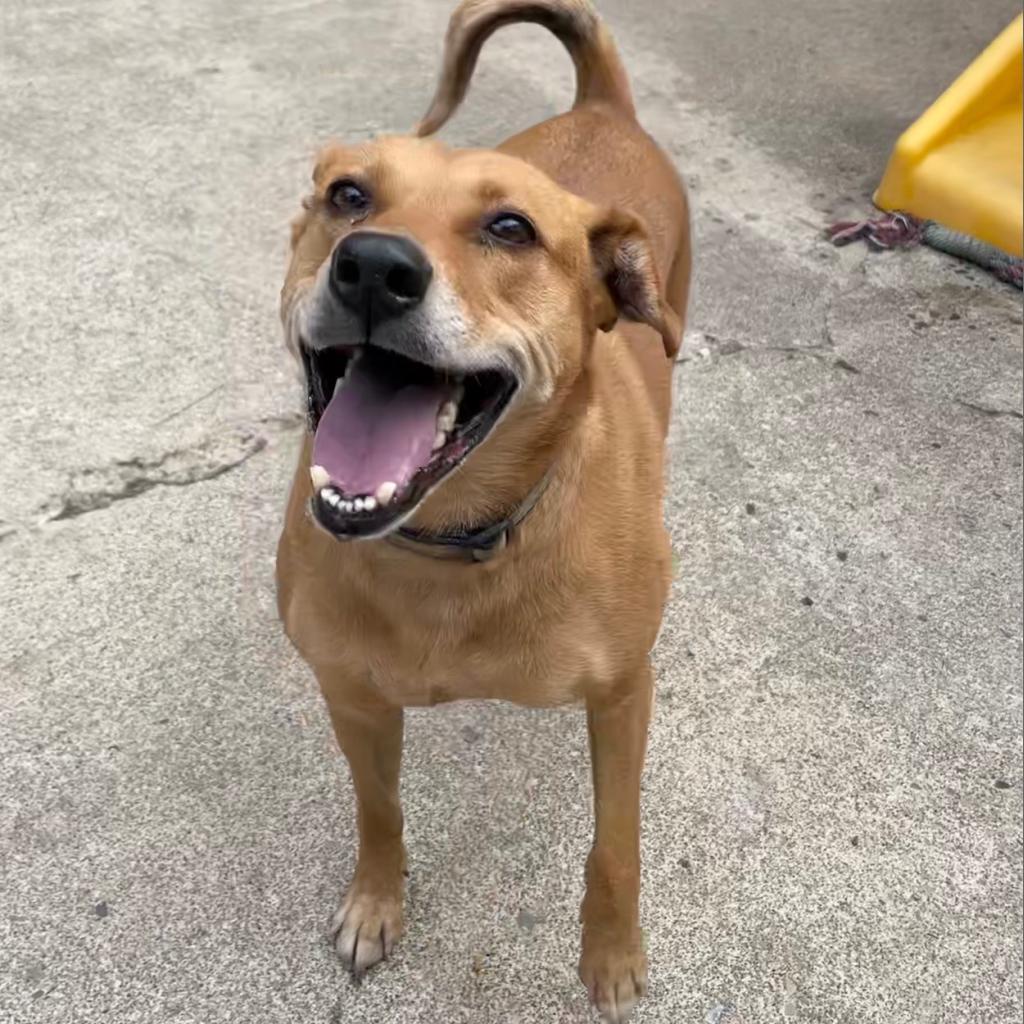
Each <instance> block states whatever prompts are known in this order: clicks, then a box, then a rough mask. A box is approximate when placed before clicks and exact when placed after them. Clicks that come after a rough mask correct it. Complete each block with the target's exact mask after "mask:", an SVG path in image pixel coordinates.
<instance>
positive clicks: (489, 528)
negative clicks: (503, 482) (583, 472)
mask: <svg viewBox="0 0 1024 1024" xmlns="http://www.w3.org/2000/svg"><path fill="white" fill-rule="evenodd" d="M552 469H553V467H552V468H549V469H548V471H547V472H546V473H545V474H544V475H543V476H542V477H541V478H540V481H539V483H537V484H536V486H535V487H534V488H533V490H531V491H530V493H529V494H527V496H526V497H525V498H524V499H523V500H522V501H521V502H520V503H519V505H518V506H516V508H515V509H514V510H513V511H512V512H511V513H510V514H509V515H507V516H506V517H505V518H504V519H500V520H499V521H498V522H496V523H488V524H487V525H486V526H480V527H477V528H475V529H472V530H461V531H458V532H456V533H430V532H428V531H427V530H415V529H413V528H412V527H410V526H400V527H399V528H398V529H397V530H396V531H395V532H394V533H391V534H388V536H387V537H386V538H385V539H386V540H388V541H390V542H391V543H392V544H394V545H396V546H397V547H401V548H406V549H408V550H410V551H415V552H416V553H417V554H421V555H426V556H428V557H430V558H445V559H449V560H453V561H461V562H487V561H490V559H492V558H493V557H494V556H495V555H498V554H500V553H501V552H502V551H504V550H505V547H506V546H507V545H508V542H509V540H510V539H511V536H512V533H513V531H514V530H515V528H516V527H517V526H519V524H520V523H521V522H522V521H523V520H524V519H525V518H526V517H527V516H528V515H529V514H530V513H531V512H532V511H533V510H534V508H535V507H536V505H537V502H538V501H540V499H541V496H542V495H543V494H544V492H545V491H546V490H547V487H548V484H549V483H550V482H551V474H552Z"/></svg>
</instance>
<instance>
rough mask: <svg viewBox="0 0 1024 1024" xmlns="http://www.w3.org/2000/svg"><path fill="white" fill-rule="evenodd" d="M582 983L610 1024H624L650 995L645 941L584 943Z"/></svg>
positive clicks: (581, 966)
mask: <svg viewBox="0 0 1024 1024" xmlns="http://www.w3.org/2000/svg"><path fill="white" fill-rule="evenodd" d="M580 980H581V981H582V982H583V984H584V985H585V986H586V989H587V992H588V993H589V994H590V1001H591V1002H592V1003H593V1004H594V1006H595V1007H596V1009H597V1011H598V1013H600V1014H601V1019H602V1020H603V1021H605V1022H606V1024H622V1022H623V1021H625V1020H627V1019H628V1018H629V1015H630V1014H631V1013H632V1012H633V1009H634V1007H635V1006H636V1004H637V1003H638V1002H639V1001H640V1000H641V999H642V998H643V997H644V995H646V993H647V955H646V954H645V953H644V951H643V944H642V940H641V939H640V938H639V937H638V938H637V939H636V940H635V941H634V942H630V943H624V944H616V943H614V942H610V941H607V940H590V941H588V940H587V939H586V938H585V939H584V942H583V954H582V956H581V957H580Z"/></svg>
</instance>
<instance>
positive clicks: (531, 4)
mask: <svg viewBox="0 0 1024 1024" xmlns="http://www.w3.org/2000/svg"><path fill="white" fill-rule="evenodd" d="M516 22H529V23H534V24H538V25H542V26H543V27H544V28H547V29H549V30H550V31H551V32H552V33H553V34H554V35H555V36H556V37H557V38H558V39H559V41H560V42H561V43H562V44H563V45H564V46H565V48H566V49H567V50H568V51H569V55H570V56H571V57H572V60H573V64H574V65H575V67H576V99H575V102H574V103H573V107H572V109H571V110H569V111H567V112H566V113H564V114H560V115H558V116H557V117H553V118H551V119H550V120H547V121H544V122H542V123H540V124H538V125H534V126H533V127H531V128H528V129H527V130H526V131H524V132H522V133H520V134H518V135H515V136H513V137H512V138H510V139H508V140H506V141H505V142H504V143H502V144H501V145H500V146H498V147H497V148H498V149H499V150H500V151H502V152H506V153H509V154H511V155H513V156H517V157H519V158H520V159H523V160H526V161H528V162H529V163H531V164H533V165H534V166H535V167H539V168H540V169H541V170H542V171H544V172H545V173H546V174H547V175H549V176H550V177H551V178H553V179H554V180H555V181H556V182H558V184H559V185H561V186H562V187H563V188H566V189H568V190H569V191H570V192H574V193H576V194H577V195H579V196H582V197H583V198H585V199H588V200H590V201H591V202H593V203H597V204H599V205H603V206H614V207H620V208H625V209H628V210H630V211H631V212H632V213H635V214H636V215H637V216H639V217H640V218H641V219H642V220H643V222H644V225H645V227H646V228H647V232H648V234H649V236H650V239H651V243H652V247H653V250H654V254H655V260H656V262H657V267H658V276H659V278H660V280H661V282H662V288H663V292H664V298H665V300H666V301H667V302H668V305H669V306H670V307H671V308H672V309H673V310H674V312H675V314H676V316H677V317H678V318H679V321H680V323H682V321H683V320H684V319H685V316H686V308H687V303H688V300H689V285H690V263H691V256H690V216H689V207H688V204H687V198H686V190H685V189H684V187H683V184H682V182H681V181H680V179H679V175H678V174H677V172H676V169H675V168H674V167H673V165H672V163H671V161H670V160H669V159H668V157H667V156H666V155H665V154H664V153H663V152H662V150H661V149H660V148H659V147H658V146H657V145H656V144H655V143H654V141H653V140H652V139H651V137H650V136H649V135H648V134H647V133H646V132H645V131H644V130H643V128H642V127H641V126H640V124H639V123H638V122H637V119H636V110H635V108H634V106H633V96H632V91H631V90H630V86H629V79H628V77H627V75H626V71H625V69H624V68H623V66H622V62H621V61H620V59H619V54H618V51H617V49H616V47H615V43H614V41H613V39H612V37H611V34H610V33H609V32H608V30H607V28H606V27H605V26H604V23H603V22H602V21H601V20H600V19H599V18H598V17H597V16H596V14H595V13H594V10H593V7H592V6H591V4H590V3H589V2H587V0H464V2H463V3H462V4H461V5H460V6H459V7H458V9H457V10H456V11H455V12H454V14H453V15H452V18H451V21H450V23H449V26H448V33H447V36H446V38H445V52H444V60H443V64H442V69H441V75H440V78H439V80H438V85H437V89H436V92H435V94H434V98H433V100H432V101H431V103H430V107H429V108H428V110H427V113H426V115H425V116H424V118H423V120H422V121H421V122H420V124H419V126H418V127H417V133H418V134H419V135H429V134H432V133H433V132H436V131H437V130H438V129H440V128H441V127H442V126H443V125H444V124H445V123H446V122H447V121H448V119H449V118H450V117H451V116H452V114H453V113H454V112H455V110H456V109H457V108H458V106H459V104H460V103H461V102H462V100H463V98H464V97H465V95H466V91H467V90H468V88H469V82H470V79H471V78H472V75H473V71H474V68H475V67H476V62H477V59H478V57H479V55H480V51H481V50H482V48H483V45H484V43H485V42H486V41H487V39H488V38H489V37H490V36H491V35H492V34H493V33H494V32H496V31H497V30H498V29H499V28H501V27H502V26H504V25H510V24H513V23H516ZM620 330H622V331H623V332H624V333H625V334H626V335H627V336H629V335H633V336H637V342H638V343H637V344H636V345H634V346H633V349H634V352H635V354H636V356H637V359H638V360H639V361H640V363H641V365H642V367H643V371H644V377H645V379H646V380H647V383H648V387H649V389H650V392H651V398H652V401H653V402H654V404H655V406H656V408H657V409H658V413H659V416H660V418H661V421H662V424H663V426H664V427H667V424H668V416H669V403H670V398H671V364H666V361H665V359H664V358H663V357H662V355H661V353H660V352H659V351H656V350H655V349H653V348H652V346H650V345H648V344H644V343H643V338H642V336H643V335H644V334H645V333H646V328H643V327H638V326H636V325H630V324H625V325H621V326H620ZM631 340H632V339H631Z"/></svg>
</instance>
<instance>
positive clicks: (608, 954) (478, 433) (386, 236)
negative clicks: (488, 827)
mask: <svg viewBox="0 0 1024 1024" xmlns="http://www.w3.org/2000/svg"><path fill="white" fill-rule="evenodd" d="M513 22H532V23H537V24H540V25H542V26H544V27H546V28H547V29H549V30H550V31H551V32H552V33H554V35H555V36H556V37H557V38H558V39H559V40H560V41H561V42H562V43H563V44H564V46H565V47H566V48H567V50H568V51H569V54H570V56H571V57H572V60H573V63H574V64H575V68H576V76H577V92H576V99H575V103H574V105H573V107H572V109H571V110H570V111H569V112H567V113H565V114H562V115H560V116H558V117H554V118H552V119H550V120H548V121H545V122H543V123H542V124H539V125H536V126H535V127H532V128H530V129H529V130H527V131H525V132H523V133H522V134H519V135H516V136H515V137H513V138H511V139H509V140H508V141H507V142H505V143H503V144H502V145H500V146H498V147H497V148H496V149H494V150H483V149H452V148H448V147H447V146H445V145H442V144H441V143H440V142H439V141H437V140H436V139H434V138H432V136H433V135H434V133H435V132H436V131H437V130H438V129H439V128H440V127H441V126H442V125H444V124H445V122H446V121H447V120H448V119H449V118H450V117H451V115H452V113H453V112H454V111H455V109H456V108H457V107H458V106H459V103H460V102H461V100H462V99H463V96H464V95H465V93H466V90H467V87H468V85H469V81H470V78H471V76H472V73H473V69H474V65H475V63H476V60H477V57H478V55H479V53H480V50H481V47H482V46H483V44H484V42H485V41H486V40H487V38H488V37H489V36H490V35H491V34H492V33H493V32H494V31H495V30H496V29H498V28H499V27H501V26H503V25H507V24H510V23H513ZM302 206H303V209H302V212H301V213H300V215H299V216H298V218H297V219H296V220H295V221H294V223H293V228H292V237H291V258H290V265H289V267H288V270H287V274H286V280H285V283H284V286H283V289H282V294H281V316H282V322H283V325H284V333H285V336H286V340H287V344H288V346H289V348H290V350H291V351H292V353H293V354H294V355H295V357H296V358H297V359H298V360H299V362H300V363H301V365H302V367H303V370H304V377H305V382H306V389H307V399H308V416H309V428H310V429H309V431H308V433H307V435H306V437H305V439H304V443H303V446H302V451H301V455H300V458H299V464H298V467H297V469H296V471H295V477H294V481H293V483H292V489H291V495H290V498H289V501H288V505H287V511H286V514H285V522H284V527H283V531H282V534H281V538H280V543H279V546H278V553H277V589H278V604H279V610H280V616H281V619H282V621H283V624H284V628H285V631H286V633H287V635H288V637H289V638H290V639H291V641H292V643H293V644H294V645H295V647H296V648H297V649H298V651H299V652H300V654H301V655H302V657H303V658H304V659H305V661H306V662H308V664H309V665H310V666H311V668H312V669H313V672H314V673H315V675H316V678H317V680H318V681H319V684H320V687H321V689H322V691H323V695H324V698H325V700H326V704H327V707H328V710H329V712H330V717H331V721H332V723H333V726H334V731H335V733H336V736H337V739H338V743H339V745H340V746H341V749H342V751H343V752H344V754H345V756H346V758H347V760H348V764H349V767H350V770H351V774H352V782H353V787H354V790H355V796H356V803H357V817H358V834H359V850H358V859H357V863H356V868H355V874H354V877H353V879H352V881H351V884H350V887H349V889H348V891H347V893H346V894H345V896H344V899H343V901H342V903H341V906H340V909H338V911H337V913H336V914H335V915H334V918H333V920H332V939H333V942H334V944H335V947H336V949H337V952H338V953H339V955H340V956H341V958H342V960H343V961H344V963H345V964H346V965H347V966H348V967H349V968H350V969H351V971H352V972H353V975H354V976H356V977H358V976H360V975H361V974H362V972H364V971H365V970H366V969H367V968H369V967H371V966H372V965H374V964H375V963H377V962H378V961H380V960H383V959H385V958H386V957H387V956H388V955H389V954H390V952H391V950H392V947H393V945H394V943H395V942H396V940H397V939H398V938H399V936H400V935H401V933H402V900H403V890H404V884H405V874H406V853H405V848H404V845H403V839H402V810H401V806H400V804H399V795H398V778H399V762H400V760H401V750H402V715H403V708H405V707H416V706H424V705H433V704H437V703H440V702H443V701H453V700H462V699H479V698H486V699H494V700H505V701H512V702H515V703H516V704H520V705H526V706H530V707H551V706H557V705H565V704H577V705H579V706H581V707H584V708H585V709H586V715H587V726H588V731H589V740H590V751H591V758H592V771H593V785H594V806H595V811H596V815H595V816H596V822H595V832H594V839H593V846H592V848H591V850H590V853H589V856H588V858H587V862H586V868H585V882H586V895H585V897H584V899H583V903H582V907H581V912H580V917H581V921H582V945H581V954H580V961H579V974H580V978H581V980H582V981H583V983H584V985H585V986H586V988H587V990H588V992H589V994H590V998H591V1000H592V1002H593V1004H594V1005H595V1006H596V1008H597V1010H598V1011H599V1012H600V1014H601V1015H602V1016H603V1018H604V1019H605V1020H606V1021H609V1022H618V1021H623V1020H625V1019H626V1017H627V1016H628V1014H629V1013H630V1011H631V1010H632V1008H633V1006H634V1005H635V1003H636V1002H637V1001H638V1000H639V998H640V997H641V996H642V995H643V994H644V992H645V989H646V984H647V980H646V979H647V961H646V954H645V950H644V942H643V936H642V932H641V928H640V923H639V918H638V899H639V890H640V840H639V828H640V776H641V769H642V765H643V760H644V753H645V746H646V735H647V727H648V720H649V717H650V711H651V702H652V690H653V682H652V672H651V663H650V651H651V649H652V647H653V645H654V642H655V639H656V637H657V634H658V630H659V628H660V623H661V617H662V612H663V607H664V604H665V601H666V598H667V593H668V589H669V585H670V579H671V564H672V560H671V554H670V545H669V540H668V534H667V531H666V530H665V526H664V522H663V518H662V516H663V512H662V503H663V487H664V484H663V459H664V444H665V435H666V432H667V426H668V420H669V415H670V401H671V382H672V366H673V362H674V359H673V357H674V356H675V354H676V352H677V350H678V347H679V344H680V340H681V335H682V329H683V320H684V317H685V311H686V307H687V295H688V289H689V280H690V239H689V213H688V206H687V197H686V193H685V189H684V187H683V185H682V183H681V182H680V179H679V176H678V175H677V173H676V171H675V169H674V167H673V166H672V164H671V162H670V160H669V159H668V158H667V157H666V155H665V154H664V153H663V152H662V151H661V150H660V149H659V148H658V147H657V146H656V144H655V143H654V142H653V141H652V140H651V138H650V137H649V136H648V135H647V134H646V133H645V132H644V131H643V129H642V128H641V127H640V125H639V124H638V122H637V119H636V114H635V110H634V105H633V100H632V97H631V92H630V87H629V82H628V79H627V77H626V73H625V71H624V70H623V67H622V64H621V62H620V59H619V57H618V54H617V52H616V49H615V45H614V43H613V41H612V38H611V36H610V34H609V32H608V30H607V29H606V27H605V26H604V24H603V23H602V22H601V21H600V20H599V19H598V17H597V15H596V14H595V12H594V10H593V8H592V7H591V5H590V4H589V3H587V2H585V0H465V2H463V3H462V4H461V5H460V6H459V7H458V8H457V9H456V11H455V12H454V14H453V16H452V19H451V22H450V25H449V29H448V33H447V36H446V40H445V50H444V57H443V67H442V71H441V76H440V80H439V83H438V85H437V89H436V93H435V95H434V98H433V100H432V102H431V104H430V106H429V109H428V112H427V114H426V116H425V117H424V119H423V121H422V122H421V123H420V124H419V125H418V126H417V128H416V129H415V132H414V133H413V134H412V135H409V136H393V137H383V138H378V139H376V140H374V141H371V142H367V143H360V144H358V145H351V146H346V145H334V144H332V145H329V146H327V147H326V148H325V149H324V150H323V151H322V152H321V153H320V155H319V157H318V159H317V162H316V167H315V170H314V172H313V192H312V194H311V195H310V196H308V197H307V198H306V199H305V200H304V201H303V204H302Z"/></svg>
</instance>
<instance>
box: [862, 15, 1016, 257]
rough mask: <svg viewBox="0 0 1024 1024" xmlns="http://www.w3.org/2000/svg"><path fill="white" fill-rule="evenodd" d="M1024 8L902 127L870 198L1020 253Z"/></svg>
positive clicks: (885, 206)
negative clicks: (880, 181)
mask: <svg viewBox="0 0 1024 1024" xmlns="http://www.w3.org/2000/svg"><path fill="white" fill-rule="evenodd" d="M1022 53H1024V15H1019V16H1018V17H1017V18H1016V19H1015V20H1014V21H1013V23H1012V24H1010V25H1008V26H1007V27H1006V28H1005V29H1004V30H1003V32H1002V33H1001V34H1000V35H999V36H998V37H997V38H996V40H995V41H994V42H993V43H992V44H991V45H990V46H989V47H988V48H987V49H985V50H984V51H983V52H982V54H981V55H980V56H979V57H978V58H977V59H976V60H975V61H974V62H973V63H972V64H971V65H970V66H969V67H968V68H967V70H966V71H964V73H963V74H962V75H961V76H960V77H959V78H958V79H957V80H956V81H955V82H954V83H953V84H952V85H951V86H950V87H949V88H948V89H947V90H946V91H945V92H944V93H943V94H942V95H941V96H940V97H939V98H938V99H937V100H936V101H935V102H934V103H933V104H932V105H931V106H930V107H929V108H928V110H926V111H925V113H924V114H923V115H922V116H921V117H920V118H918V120H917V121H916V122H915V123H914V124H913V125H911V126H910V128H908V129H907V130H906V131H905V132H904V133H903V135H902V136H900V139H899V141H898V142H897V143H896V148H895V150H894V151H893V154H892V156H891V157H890V158H889V166H888V167H887V168H886V170H885V176H884V177H883V178H882V183H881V184H880V185H879V186H878V191H876V192H875V203H876V204H877V205H878V206H880V207H881V208H882V209H883V210H904V211H905V212H907V213H910V214H913V215H914V216H915V217H921V218H923V219H927V220H934V221H938V223H940V224H942V225H944V226H945V227H948V228H952V229H953V230H954V231H961V232H963V233H964V234H967V235H972V236H973V237H975V238H980V239H982V240H983V241H985V242H989V243H990V244H991V245H995V246H998V247H999V248H1000V249H1002V250H1003V251H1004V252H1008V253H1011V254H1013V255H1014V256H1024V119H1022V115H1021V98H1022V92H1024V87H1022V75H1024V60H1022Z"/></svg>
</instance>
